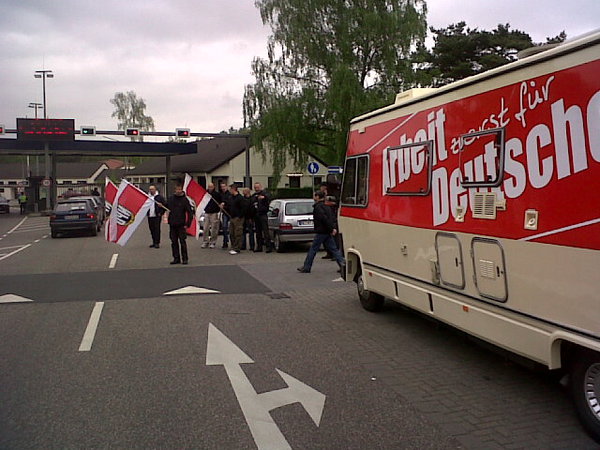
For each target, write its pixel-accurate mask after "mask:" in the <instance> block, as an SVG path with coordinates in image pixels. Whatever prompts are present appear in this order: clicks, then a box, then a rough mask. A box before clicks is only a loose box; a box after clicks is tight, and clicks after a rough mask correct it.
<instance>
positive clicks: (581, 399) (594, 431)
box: [570, 350, 600, 442]
mask: <svg viewBox="0 0 600 450" xmlns="http://www.w3.org/2000/svg"><path fill="white" fill-rule="evenodd" d="M570 388H571V395H572V396H573V402H574V403H575V408H576V409H577V414H578V415H579V419H580V420H581V423H582V424H583V426H584V428H585V429H586V430H587V432H588V433H589V434H590V435H591V436H592V437H593V438H594V439H595V440H596V441H597V442H600V353H598V352H594V351H591V350H583V351H581V352H580V353H578V354H577V357H576V358H575V360H574V361H573V364H572V365H571V383H570Z"/></svg>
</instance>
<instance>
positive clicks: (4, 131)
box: [0, 125, 6, 134]
mask: <svg viewBox="0 0 600 450" xmlns="http://www.w3.org/2000/svg"><path fill="white" fill-rule="evenodd" d="M4 133H6V130H5V129H4V125H0V134H4Z"/></svg>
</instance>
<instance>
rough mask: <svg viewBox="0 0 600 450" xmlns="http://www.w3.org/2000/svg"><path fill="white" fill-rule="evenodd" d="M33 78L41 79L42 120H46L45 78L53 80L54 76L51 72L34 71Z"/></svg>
mask: <svg viewBox="0 0 600 450" xmlns="http://www.w3.org/2000/svg"><path fill="white" fill-rule="evenodd" d="M33 76H34V77H36V78H41V79H42V93H43V94H44V119H47V118H48V114H47V112H48V109H47V108H46V78H54V74H53V73H52V71H51V70H36V71H35V73H34V74H33Z"/></svg>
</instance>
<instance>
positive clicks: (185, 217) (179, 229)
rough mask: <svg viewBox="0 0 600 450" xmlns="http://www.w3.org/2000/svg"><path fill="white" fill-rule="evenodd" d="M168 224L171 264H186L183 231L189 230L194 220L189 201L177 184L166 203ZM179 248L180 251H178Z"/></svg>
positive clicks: (180, 186) (181, 187) (186, 257)
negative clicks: (171, 254) (171, 253)
mask: <svg viewBox="0 0 600 450" xmlns="http://www.w3.org/2000/svg"><path fill="white" fill-rule="evenodd" d="M167 208H168V209H169V213H168V222H169V237H170V238H171V250H172V252H173V261H171V264H180V263H182V262H183V264H187V263H188V251H187V244H186V242H185V240H186V237H187V236H186V232H185V229H186V228H189V226H190V225H191V224H192V220H194V212H193V211H192V206H191V205H190V202H189V200H188V199H187V197H186V196H185V192H183V186H182V185H181V184H178V185H177V186H175V193H174V194H173V195H172V196H171V197H169V202H168V203H167ZM180 247H181V251H180Z"/></svg>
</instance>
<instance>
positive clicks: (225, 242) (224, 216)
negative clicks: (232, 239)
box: [219, 182, 231, 248]
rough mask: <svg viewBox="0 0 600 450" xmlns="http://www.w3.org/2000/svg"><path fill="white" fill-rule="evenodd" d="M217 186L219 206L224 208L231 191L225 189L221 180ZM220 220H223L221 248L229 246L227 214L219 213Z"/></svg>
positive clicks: (225, 186)
mask: <svg viewBox="0 0 600 450" xmlns="http://www.w3.org/2000/svg"><path fill="white" fill-rule="evenodd" d="M219 188H220V189H221V191H220V192H219V193H220V194H221V208H225V207H226V206H227V204H228V203H229V198H230V197H231V193H230V192H229V190H228V189H227V184H226V183H223V182H221V183H220V184H219ZM221 220H222V221H223V248H228V247H229V216H228V215H227V214H222V215H221Z"/></svg>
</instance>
